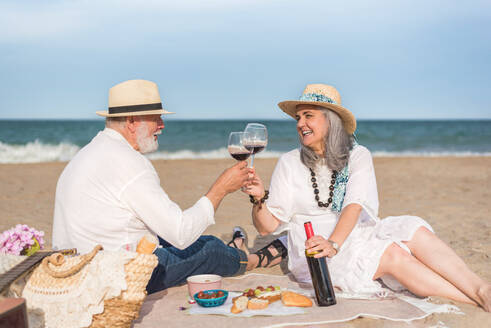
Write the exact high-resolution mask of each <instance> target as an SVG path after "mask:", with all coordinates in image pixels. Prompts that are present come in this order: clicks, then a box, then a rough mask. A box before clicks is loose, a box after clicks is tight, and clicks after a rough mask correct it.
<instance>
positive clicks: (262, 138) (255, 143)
mask: <svg viewBox="0 0 491 328" xmlns="http://www.w3.org/2000/svg"><path fill="white" fill-rule="evenodd" d="M267 144H268V130H267V129H266V127H265V126H264V125H262V124H259V123H249V124H247V126H246V128H245V130H244V146H245V148H247V149H248V150H249V151H250V152H251V153H252V157H251V167H253V166H254V155H255V154H257V153H259V152H261V151H263V150H264V148H266V145H267Z"/></svg>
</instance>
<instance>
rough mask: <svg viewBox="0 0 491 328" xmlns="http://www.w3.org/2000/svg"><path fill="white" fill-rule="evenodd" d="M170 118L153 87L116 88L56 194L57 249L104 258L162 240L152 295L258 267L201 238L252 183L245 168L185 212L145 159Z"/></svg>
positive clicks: (135, 83)
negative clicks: (100, 124) (100, 126)
mask: <svg viewBox="0 0 491 328" xmlns="http://www.w3.org/2000/svg"><path fill="white" fill-rule="evenodd" d="M169 113H170V112H168V111H166V110H164V109H163V108H162V104H161V100H160V95H159V92H158V88H157V85H156V84H155V83H153V82H150V81H144V80H130V81H126V82H123V83H120V84H118V85H116V86H114V87H113V88H111V89H110V91H109V110H108V111H103V112H97V114H98V115H101V116H105V117H106V128H105V129H104V130H103V131H101V132H99V133H98V134H97V136H95V137H94V139H92V141H91V142H90V143H89V144H88V145H86V146H85V147H84V148H82V149H81V150H80V151H79V152H78V153H77V155H76V156H75V157H74V158H73V159H72V160H71V161H70V163H68V165H67V166H66V167H65V169H64V171H63V173H62V174H61V176H60V178H59V180H58V185H57V188H56V200H55V213H54V223H53V246H54V247H55V248H58V249H61V248H72V247H76V248H77V249H78V251H79V252H80V253H87V252H89V251H90V250H92V248H93V247H94V246H95V245H97V244H101V245H102V246H103V247H104V248H105V249H106V250H120V249H127V250H134V249H135V247H136V245H137V243H138V241H139V240H140V239H141V238H142V237H143V236H144V235H145V234H148V233H151V234H153V235H156V236H158V237H159V241H160V247H159V248H157V249H156V250H155V251H154V253H155V254H156V255H157V257H158V259H159V265H158V266H157V267H156V268H155V270H154V272H153V275H152V278H151V279H150V281H149V284H148V286H147V290H148V291H149V292H150V293H151V292H156V291H159V290H162V289H165V288H167V287H170V286H173V285H176V284H179V283H182V282H184V281H185V279H186V277H187V276H189V275H193V274H201V273H215V274H219V275H223V276H230V275H235V274H241V273H243V272H244V271H245V270H246V267H247V265H249V267H248V269H250V268H252V267H255V266H256V265H257V262H258V261H257V256H253V257H254V258H253V261H248V257H247V255H246V253H245V252H244V251H243V250H241V249H239V248H235V247H229V246H226V245H225V244H224V243H223V242H222V241H221V240H219V239H217V238H215V237H213V236H201V234H202V233H203V231H204V230H205V229H206V228H207V227H208V226H209V225H211V224H214V223H215V221H214V212H215V211H216V209H217V208H218V206H219V204H220V202H221V200H222V199H223V198H224V197H225V196H226V195H227V194H228V193H231V192H234V191H236V190H237V189H239V188H240V187H242V186H244V185H245V184H246V183H247V179H248V174H249V171H250V169H248V168H247V163H246V162H238V163H237V164H236V165H234V166H232V167H230V168H228V169H227V170H225V171H224V172H223V173H222V174H221V175H220V176H219V177H218V178H217V180H216V181H215V183H214V184H213V185H212V186H211V187H210V189H209V191H208V193H207V194H206V195H204V196H203V197H201V198H200V199H199V200H198V201H197V202H196V203H195V204H194V205H193V206H192V207H190V208H188V209H186V210H184V211H183V210H181V208H180V207H179V206H178V205H177V204H176V203H174V202H173V201H172V200H170V199H169V196H168V195H167V194H166V192H165V191H164V190H163V189H162V187H161V186H160V180H159V177H158V175H157V172H156V171H155V169H154V167H153V165H152V163H151V162H150V161H149V160H148V159H147V158H146V157H145V156H143V154H145V153H149V152H153V151H155V150H157V148H158V141H157V138H158V135H159V134H161V131H162V129H163V128H164V122H163V120H162V118H161V114H169ZM183 188H184V187H183ZM200 236H201V237H200ZM235 237H237V238H236V239H235V241H236V243H233V244H234V245H235V246H237V245H239V246H238V247H241V246H240V244H241V243H242V242H243V240H241V238H240V234H239V235H235ZM242 247H243V245H242ZM250 256H252V255H250ZM249 262H250V263H249Z"/></svg>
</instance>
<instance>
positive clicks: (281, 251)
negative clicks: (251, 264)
mask: <svg viewBox="0 0 491 328" xmlns="http://www.w3.org/2000/svg"><path fill="white" fill-rule="evenodd" d="M271 246H273V247H274V248H275V249H276V251H277V252H278V254H276V255H273V254H271V251H270V250H269V247H271ZM254 254H256V255H257V256H258V257H259V262H258V263H257V267H258V268H267V267H268V266H269V265H270V264H271V262H273V261H274V260H276V259H277V258H279V257H281V259H282V260H283V259H284V258H286V256H287V255H288V250H287V249H286V247H285V245H283V243H282V242H281V241H280V240H279V239H275V240H273V241H272V242H271V243H269V244H268V245H266V246H264V247H263V248H261V249H260V250H258V251H257V252H255V253H254ZM265 260H266V263H265V264H264V265H263V261H265Z"/></svg>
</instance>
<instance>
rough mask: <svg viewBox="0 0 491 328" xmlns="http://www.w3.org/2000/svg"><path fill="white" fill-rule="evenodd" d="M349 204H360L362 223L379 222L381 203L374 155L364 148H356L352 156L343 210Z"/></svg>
mask: <svg viewBox="0 0 491 328" xmlns="http://www.w3.org/2000/svg"><path fill="white" fill-rule="evenodd" d="M349 204H359V205H361V206H362V207H363V211H362V213H361V215H360V221H361V222H364V223H368V222H372V223H374V222H375V221H377V220H378V217H377V215H378V206H379V202H378V193H377V181H376V178H375V170H374V168H373V160H372V155H371V154H370V151H369V150H368V149H366V148H365V147H363V146H356V148H355V149H353V151H352V153H351V155H350V161H349V179H348V183H347V185H346V195H345V198H344V202H343V208H344V207H346V206H348V205H349Z"/></svg>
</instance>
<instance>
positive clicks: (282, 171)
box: [266, 157, 293, 222]
mask: <svg viewBox="0 0 491 328" xmlns="http://www.w3.org/2000/svg"><path fill="white" fill-rule="evenodd" d="M290 171H291V169H290V168H289V167H288V163H287V161H286V160H285V157H280V159H279V160H278V163H277V164H276V167H275V169H274V171H273V175H272V176H271V184H270V186H269V199H268V200H267V201H266V206H267V207H268V210H269V211H270V212H271V214H273V215H274V216H275V217H276V218H277V219H278V220H280V221H283V222H289V221H290V219H291V216H292V214H293V213H292V211H293V209H292V207H293V201H292V193H291V189H292V183H291V179H290V177H289V172H290Z"/></svg>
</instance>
